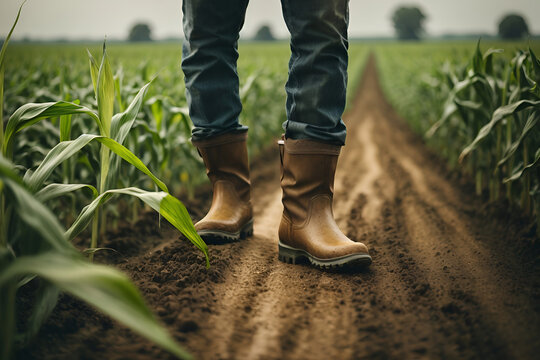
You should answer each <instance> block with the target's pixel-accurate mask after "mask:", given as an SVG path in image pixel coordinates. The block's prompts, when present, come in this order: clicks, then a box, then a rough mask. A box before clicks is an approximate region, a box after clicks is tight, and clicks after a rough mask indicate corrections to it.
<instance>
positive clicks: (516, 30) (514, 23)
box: [499, 14, 529, 39]
mask: <svg viewBox="0 0 540 360" xmlns="http://www.w3.org/2000/svg"><path fill="white" fill-rule="evenodd" d="M528 34H529V27H528V26H527V23H526V22H525V19H524V18H523V16H521V15H517V14H508V15H506V16H505V17H503V18H502V20H501V22H499V36H500V37H502V38H503V39H521V38H522V37H523V36H526V35H528Z"/></svg>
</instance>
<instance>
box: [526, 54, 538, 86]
mask: <svg viewBox="0 0 540 360" xmlns="http://www.w3.org/2000/svg"><path fill="white" fill-rule="evenodd" d="M529 54H530V55H531V61H532V65H533V69H534V80H535V81H536V85H537V86H539V85H538V84H540V60H538V58H537V57H536V54H535V53H534V51H533V50H532V49H531V47H530V46H529Z"/></svg>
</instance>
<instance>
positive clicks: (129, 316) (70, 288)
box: [0, 252, 191, 359]
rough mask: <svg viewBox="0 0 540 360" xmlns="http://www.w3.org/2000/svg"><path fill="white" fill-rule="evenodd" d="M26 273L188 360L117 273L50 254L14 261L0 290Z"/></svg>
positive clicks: (0, 279) (1, 280)
mask: <svg viewBox="0 0 540 360" xmlns="http://www.w3.org/2000/svg"><path fill="white" fill-rule="evenodd" d="M27 274H35V275H37V276H39V277H40V278H43V279H45V280H47V281H49V282H51V283H53V284H54V285H56V286H57V287H58V288H59V289H61V290H63V291H65V292H68V293H70V294H72V295H74V296H76V297H78V298H79V299H81V300H83V301H85V302H87V303H89V304H91V305H92V306H94V307H95V308H97V309H99V310H100V311H101V312H103V313H105V314H107V315H109V316H110V317H112V318H113V319H115V320H117V321H119V322H121V323H122V324H124V325H126V326H128V327H130V328H131V329H133V330H134V331H136V332H137V333H139V334H140V335H142V336H144V337H146V338H147V339H149V340H151V341H153V342H154V343H156V344H158V345H159V346H161V347H162V348H164V349H166V350H168V351H170V352H171V353H173V354H174V355H176V356H177V357H179V358H182V359H190V358H191V356H190V355H189V354H188V353H187V352H186V351H185V350H183V349H182V348H181V347H180V346H179V345H178V344H177V343H176V342H175V341H174V339H173V338H172V337H171V336H170V335H169V333H168V332H167V331H166V330H165V329H164V328H163V327H162V326H161V325H160V324H159V323H158V322H157V320H156V319H155V317H154V315H153V314H152V312H151V311H150V310H149V309H148V307H147V306H146V304H145V303H144V301H143V298H142V297H141V295H140V293H139V291H138V290H137V288H136V287H135V286H134V285H133V284H132V283H131V281H130V280H129V279H128V278H127V277H126V276H125V275H124V274H122V273H121V272H119V271H118V270H116V269H114V268H112V267H109V266H104V265H96V264H92V263H89V262H88V261H86V260H84V259H83V258H81V257H80V256H65V255H61V254H58V253H54V252H49V253H44V254H41V255H36V256H27V257H20V258H18V259H16V260H15V261H14V262H12V263H11V264H10V265H9V266H8V267H7V268H6V269H4V271H3V272H2V273H1V274H0V287H2V286H3V285H5V284H7V283H8V282H9V281H11V280H12V279H14V278H17V277H20V276H23V275H27Z"/></svg>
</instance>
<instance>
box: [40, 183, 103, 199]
mask: <svg viewBox="0 0 540 360" xmlns="http://www.w3.org/2000/svg"><path fill="white" fill-rule="evenodd" d="M81 189H90V191H91V192H92V198H93V199H95V198H97V197H98V195H99V193H98V191H97V189H96V188H95V187H93V186H92V185H88V184H49V185H47V186H45V187H44V188H43V189H41V190H39V191H38V192H37V193H36V195H35V196H36V199H38V200H40V201H41V202H45V201H49V200H51V199H56V198H58V197H60V196H64V195H67V194H69V193H72V192H74V191H77V190H81Z"/></svg>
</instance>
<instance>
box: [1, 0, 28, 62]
mask: <svg viewBox="0 0 540 360" xmlns="http://www.w3.org/2000/svg"><path fill="white" fill-rule="evenodd" d="M25 3H26V0H25V1H23V3H22V4H21V6H20V7H19V11H18V12H17V17H16V18H15V22H14V23H13V25H12V26H11V29H10V30H9V33H8V35H7V36H6V39H5V40H4V44H2V49H1V50H0V69H3V68H4V59H5V57H6V50H7V46H8V43H9V39H11V35H12V34H13V31H14V30H15V26H17V23H18V22H19V18H20V16H21V11H22V8H23V6H24V4H25Z"/></svg>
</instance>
